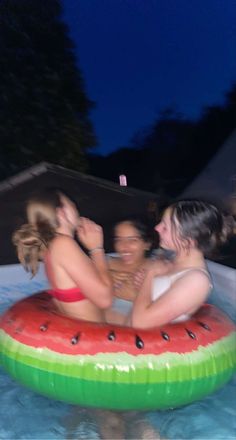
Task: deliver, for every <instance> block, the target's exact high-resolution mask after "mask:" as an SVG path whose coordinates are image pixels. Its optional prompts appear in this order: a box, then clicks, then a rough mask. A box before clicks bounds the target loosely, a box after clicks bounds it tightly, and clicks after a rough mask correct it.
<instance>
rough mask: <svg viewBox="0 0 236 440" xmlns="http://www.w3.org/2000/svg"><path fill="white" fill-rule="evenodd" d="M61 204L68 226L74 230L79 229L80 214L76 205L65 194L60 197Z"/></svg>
mask: <svg viewBox="0 0 236 440" xmlns="http://www.w3.org/2000/svg"><path fill="white" fill-rule="evenodd" d="M60 199H61V203H62V208H61V210H62V213H63V216H64V218H65V219H66V221H67V222H68V224H69V225H70V226H71V227H72V228H74V229H75V228H77V227H78V225H79V212H78V210H77V208H76V206H75V204H74V203H73V202H72V201H71V200H70V199H69V198H68V197H66V196H65V195H64V194H61V195H60Z"/></svg>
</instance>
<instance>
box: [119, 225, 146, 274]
mask: <svg viewBox="0 0 236 440" xmlns="http://www.w3.org/2000/svg"><path fill="white" fill-rule="evenodd" d="M149 247H150V246H149V243H148V242H146V241H145V240H143V238H142V237H141V235H140V232H139V231H138V230H137V229H136V228H135V227H134V226H133V225H132V223H130V222H122V223H119V224H118V225H117V226H116V227H115V236H114V248H115V251H116V252H117V253H118V254H119V256H120V258H121V260H122V262H123V263H124V264H127V265H130V266H131V265H133V266H135V265H139V264H142V262H143V259H144V258H145V251H146V250H148V249H149Z"/></svg>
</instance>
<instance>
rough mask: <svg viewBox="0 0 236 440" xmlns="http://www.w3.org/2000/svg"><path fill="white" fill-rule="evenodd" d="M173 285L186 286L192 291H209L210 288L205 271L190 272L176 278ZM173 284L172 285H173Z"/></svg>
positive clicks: (208, 278)
mask: <svg viewBox="0 0 236 440" xmlns="http://www.w3.org/2000/svg"><path fill="white" fill-rule="evenodd" d="M175 283H176V284H177V283H178V285H184V284H185V285H186V284H187V285H188V286H190V287H191V289H192V290H195V289H198V290H199V289H203V290H205V289H209V288H210V287H211V279H210V275H208V272H207V271H205V270H191V271H188V272H186V273H185V274H183V275H182V276H181V277H180V278H178V279H177V280H176V281H175ZM175 283H174V284H175Z"/></svg>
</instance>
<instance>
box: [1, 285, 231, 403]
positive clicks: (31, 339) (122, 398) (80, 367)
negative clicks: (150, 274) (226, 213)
mask: <svg viewBox="0 0 236 440" xmlns="http://www.w3.org/2000/svg"><path fill="white" fill-rule="evenodd" d="M0 356H1V357H0V359H1V366H2V367H3V368H4V369H5V370H6V371H7V372H8V373H9V375H11V376H12V377H13V378H15V379H16V380H17V381H19V382H20V383H22V384H23V385H25V386H28V387H30V388H31V389H32V390H34V391H36V392H38V393H40V394H43V395H45V396H48V397H50V398H54V399H57V400H62V401H65V402H68V403H72V404H78V405H83V406H93V407H100V408H109V409H117V410H121V409H122V410H131V409H133V410H134V409H136V410H147V409H166V408H174V407H178V406H181V405H185V404H188V403H191V402H193V401H195V400H197V399H200V398H202V397H204V396H206V395H208V394H210V393H212V392H213V391H215V390H217V389H218V388H220V387H221V386H222V385H223V384H225V383H226V382H227V381H228V380H229V379H230V378H231V377H232V375H233V373H234V371H235V369H236V328H235V325H234V323H233V322H232V321H231V320H230V319H229V318H228V317H227V316H226V315H225V314H224V313H223V312H222V311H221V310H219V309H217V308H216V307H215V306H213V305H208V304H207V305H204V306H203V307H202V308H201V309H200V310H199V311H198V312H197V313H196V314H195V315H194V316H193V317H192V318H191V319H190V320H188V321H185V322H182V323H175V324H169V325H165V326H162V327H161V328H155V329H151V330H139V329H133V328H128V327H126V328H125V327H121V326H115V325H110V324H97V323H90V322H88V321H80V320H74V319H71V318H67V317H65V316H61V315H59V314H58V313H56V311H55V309H54V306H53V302H52V300H51V297H50V296H49V295H48V294H47V292H41V293H37V294H35V295H33V296H31V297H28V298H26V299H24V300H22V301H19V302H18V303H16V304H15V305H13V306H12V307H11V308H10V309H9V310H8V311H7V312H6V313H5V314H4V315H3V316H2V317H1V321H0Z"/></svg>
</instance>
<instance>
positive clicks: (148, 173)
mask: <svg viewBox="0 0 236 440" xmlns="http://www.w3.org/2000/svg"><path fill="white" fill-rule="evenodd" d="M235 126H236V84H233V86H232V88H231V89H230V91H229V92H228V93H227V94H226V99H225V103H224V104H223V105H222V106H209V107H206V108H204V109H203V112H202V115H201V116H200V118H199V119H198V120H197V121H192V120H188V119H184V118H182V117H181V115H179V114H177V113H175V112H174V111H173V110H171V109H167V110H166V111H163V112H162V114H161V116H160V117H159V118H158V119H157V120H156V121H154V123H153V124H152V125H150V126H149V127H147V128H146V129H145V130H144V131H143V132H138V133H137V134H135V135H134V137H133V139H131V142H130V146H129V147H125V148H122V149H121V150H118V151H116V152H114V153H112V154H110V155H108V156H107V157H104V158H102V157H100V158H98V156H94V155H90V157H89V161H90V172H92V173H93V174H95V175H97V176H100V177H104V178H108V179H110V180H113V181H118V175H119V173H120V172H122V173H124V174H126V175H127V178H128V184H129V185H130V186H134V187H136V188H140V189H143V190H148V191H152V192H158V193H159V194H160V192H161V193H162V194H163V196H165V197H168V198H173V197H175V196H176V195H178V194H179V193H181V192H182V191H183V190H184V188H185V187H186V186H187V185H188V184H189V183H190V182H191V180H192V179H193V178H194V177H195V176H196V175H197V174H198V173H199V172H200V171H201V169H202V168H203V167H204V166H206V164H207V163H208V162H209V160H210V159H211V158H212V156H213V155H214V154H215V153H216V152H217V150H218V149H219V148H220V147H221V145H222V144H223V142H224V141H225V140H226V139H227V137H228V136H229V135H230V134H231V132H232V131H233V130H234V129H235ZM98 164H99V167H98V166H97V165H98Z"/></svg>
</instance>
